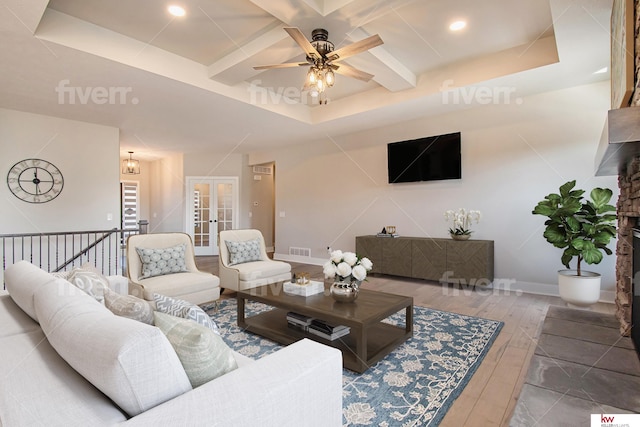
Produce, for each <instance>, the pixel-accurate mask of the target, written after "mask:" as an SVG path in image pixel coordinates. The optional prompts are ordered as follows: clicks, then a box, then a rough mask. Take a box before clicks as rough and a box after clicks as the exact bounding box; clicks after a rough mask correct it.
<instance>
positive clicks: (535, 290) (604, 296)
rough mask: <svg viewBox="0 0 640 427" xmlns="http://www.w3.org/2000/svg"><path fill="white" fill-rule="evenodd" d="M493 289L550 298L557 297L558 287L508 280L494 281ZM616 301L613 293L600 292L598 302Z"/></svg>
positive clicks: (607, 291) (609, 302)
mask: <svg viewBox="0 0 640 427" xmlns="http://www.w3.org/2000/svg"><path fill="white" fill-rule="evenodd" d="M493 287H494V289H502V290H506V291H511V292H514V291H515V292H518V291H520V292H523V293H525V294H534V295H546V296H552V297H559V296H560V292H559V291H558V285H550V284H548V283H534V282H522V281H512V280H509V281H508V283H506V286H505V283H500V281H499V280H495V281H494V283H493ZM615 299H616V293H615V291H609V290H601V291H600V300H599V302H603V303H607V304H613V303H614V302H615Z"/></svg>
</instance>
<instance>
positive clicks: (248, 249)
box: [225, 239, 262, 265]
mask: <svg viewBox="0 0 640 427" xmlns="http://www.w3.org/2000/svg"><path fill="white" fill-rule="evenodd" d="M225 243H226V244H227V249H228V250H229V265H235V264H242V263H243V262H251V261H262V251H261V250H260V240H259V239H252V240H245V241H243V242H233V241H230V240H227V241H225Z"/></svg>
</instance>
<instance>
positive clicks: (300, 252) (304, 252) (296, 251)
mask: <svg viewBox="0 0 640 427" xmlns="http://www.w3.org/2000/svg"><path fill="white" fill-rule="evenodd" d="M289 255H295V256H304V257H308V258H311V249H310V248H294V247H292V246H291V247H289Z"/></svg>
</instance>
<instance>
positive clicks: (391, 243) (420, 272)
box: [356, 236, 493, 285]
mask: <svg viewBox="0 0 640 427" xmlns="http://www.w3.org/2000/svg"><path fill="white" fill-rule="evenodd" d="M356 253H357V254H358V256H362V257H367V258H369V259H370V260H371V261H372V262H373V269H372V270H371V272H372V273H380V274H390V275H393V276H402V277H412V278H416V279H425V280H432V281H437V282H448V283H461V284H468V285H476V284H478V285H488V284H489V283H490V282H492V281H493V240H466V241H458V240H453V239H436V238H434V239H432V238H422V237H377V236H357V237H356Z"/></svg>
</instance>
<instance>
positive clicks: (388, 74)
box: [346, 28, 417, 92]
mask: <svg viewBox="0 0 640 427" xmlns="http://www.w3.org/2000/svg"><path fill="white" fill-rule="evenodd" d="M366 37H369V34H367V33H366V32H365V31H363V30H362V29H361V28H355V29H354V30H352V31H351V32H349V38H352V39H353V40H354V41H357V40H362V39H364V38H366ZM368 52H369V53H370V54H371V55H373V56H374V57H375V58H376V59H378V61H380V63H381V65H383V67H379V66H378V67H376V69H375V70H374V69H371V66H370V65H369V66H367V68H366V71H367V72H370V73H372V74H374V78H373V80H374V81H375V82H376V83H378V84H379V85H381V86H383V87H385V88H386V89H388V90H390V91H391V92H398V91H400V90H405V89H411V88H415V87H416V82H417V77H416V75H415V73H413V72H412V71H411V70H409V69H408V68H407V67H405V66H404V64H402V63H401V62H400V61H399V60H398V59H397V58H396V57H394V56H393V55H391V54H390V53H389V51H388V50H387V49H385V48H384V45H382V46H378V47H374V48H373V49H370V50H369V51H368ZM346 62H349V63H351V64H353V65H356V63H358V62H359V59H358V58H357V57H353V58H349V60H348V61H346ZM357 66H358V65H356V67H357Z"/></svg>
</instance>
